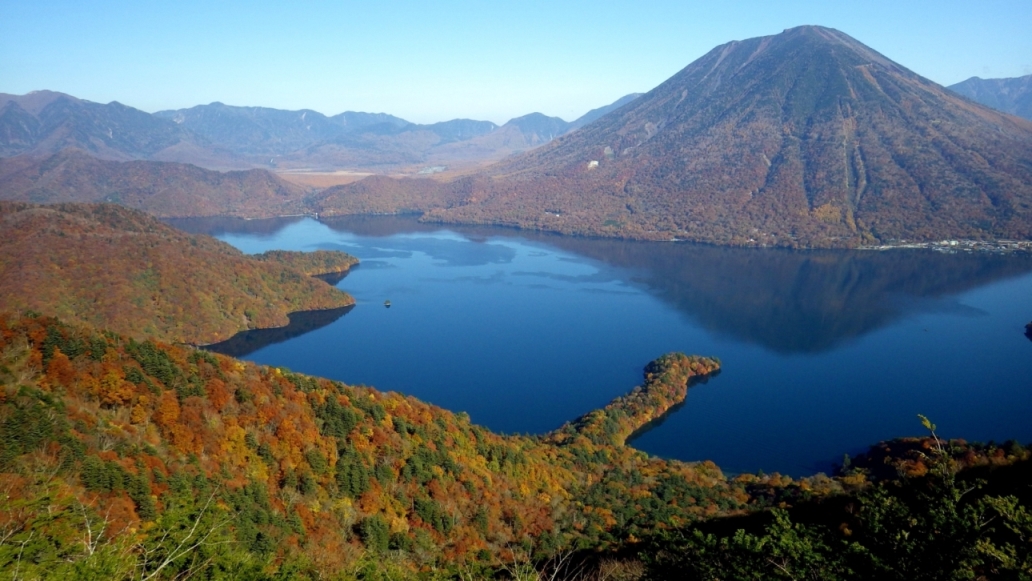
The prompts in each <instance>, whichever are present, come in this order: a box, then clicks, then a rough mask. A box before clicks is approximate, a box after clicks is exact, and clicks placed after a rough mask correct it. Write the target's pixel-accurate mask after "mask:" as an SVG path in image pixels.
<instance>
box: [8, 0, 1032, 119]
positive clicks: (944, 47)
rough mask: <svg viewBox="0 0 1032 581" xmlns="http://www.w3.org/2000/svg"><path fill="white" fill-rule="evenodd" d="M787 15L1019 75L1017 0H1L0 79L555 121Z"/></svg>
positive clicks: (946, 80)
mask: <svg viewBox="0 0 1032 581" xmlns="http://www.w3.org/2000/svg"><path fill="white" fill-rule="evenodd" d="M801 24H820V25H823V26H830V27H832V28H837V29H839V30H842V31H843V32H845V33H847V34H850V35H852V36H853V37H855V38H856V39H858V40H859V41H861V42H863V43H865V44H867V45H868V46H871V47H872V48H874V49H875V50H877V51H879V52H881V53H882V54H884V55H886V56H888V57H889V58H891V59H893V60H895V61H897V62H899V63H900V64H902V65H904V66H906V67H908V68H910V69H911V70H913V71H915V72H917V73H919V74H921V75H924V76H926V77H929V78H930V79H932V80H934V81H936V82H939V83H942V84H944V85H948V84H952V83H956V82H959V81H962V80H964V79H966V78H968V77H971V76H980V77H983V78H990V77H1015V76H1022V75H1027V74H1032V0H999V1H993V0H988V1H985V2H976V1H974V0H965V1H953V0H938V1H934V2H933V1H925V0H892V1H884V0H867V1H857V2H852V1H840V0H825V1H821V2H817V1H810V0H806V1H804V0H796V1H772V0H765V1H739V2H734V1H728V2H723V1H719V0H709V1H706V2H692V1H687V0H681V1H654V2H630V1H627V0H624V1H620V2H610V1H605V0H595V1H591V2H587V1H585V2H580V1H577V2H561V1H553V2H541V1H537V0H522V1H519V2H517V1H509V0H494V1H483V2H471V1H469V2H464V1H453V0H443V1H438V2H426V1H422V2H407V1H396V2H392V1H389V0H381V1H379V2H347V1H337V2H318V1H295V2H288V1H285V0H279V1H277V2H268V1H265V0H249V1H238V0H228V1H220V0H205V1H195V0H180V1H177V2H159V1H149V0H134V1H122V0H76V1H71V0H0V92H6V93H16V94H22V93H27V92H29V91H32V90H36V89H50V90H55V91H62V92H65V93H69V94H72V95H75V96H77V97H80V98H83V99H89V100H91V101H97V102H102V103H106V102H109V101H113V100H117V101H119V102H122V103H125V104H127V105H131V106H133V107H137V108H140V109H143V110H145V111H157V110H160V109H176V108H182V107H190V106H193V105H197V104H202V103H210V102H212V101H222V102H224V103H227V104H231V105H261V106H266V107H276V108H281V109H302V108H308V109H314V110H316V111H319V112H322V113H325V114H328V115H333V114H336V113H340V112H342V111H346V110H353V111H371V112H387V113H392V114H394V115H398V116H400V117H404V118H405V119H408V120H410V121H414V122H419V123H429V122H435V121H443V120H447V119H452V118H456V117H469V118H474V119H488V120H491V121H494V122H496V123H503V122H505V121H506V120H508V119H509V118H511V117H515V116H518V115H523V114H526V113H529V112H532V111H540V112H543V113H546V114H549V115H558V116H560V117H563V118H564V119H567V120H572V119H574V118H576V117H578V116H580V115H582V114H583V113H585V112H586V111H587V110H589V109H592V108H594V107H598V106H600V105H604V104H607V103H609V102H611V101H613V100H615V99H617V98H619V97H621V96H623V95H624V94H627V93H631V92H643V91H647V90H649V89H651V88H652V87H654V86H656V85H657V84H659V83H661V82H662V81H663V80H665V79H667V78H668V77H670V76H671V75H673V74H674V73H676V72H677V71H678V70H680V69H681V68H683V67H685V66H686V65H688V63H690V62H692V61H693V60H695V59H696V58H698V57H700V56H702V55H703V54H705V53H706V52H707V51H709V50H710V49H712V48H713V47H714V46H716V45H719V44H723V43H725V42H728V41H731V40H740V39H744V38H750V37H754V36H763V35H768V34H776V33H778V32H781V31H782V30H783V29H785V28H790V27H792V26H797V25H801Z"/></svg>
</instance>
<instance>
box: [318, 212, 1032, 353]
mask: <svg viewBox="0 0 1032 581" xmlns="http://www.w3.org/2000/svg"><path fill="white" fill-rule="evenodd" d="M323 223H324V224H326V225H327V226H329V227H330V228H333V229H334V230H338V231H342V232H351V233H354V234H357V235H360V236H381V237H388V236H393V235H396V234H414V233H420V232H424V233H429V232H434V231H438V230H440V229H441V228H448V229H450V230H453V231H455V232H458V233H460V234H462V235H464V236H466V237H467V238H468V239H469V240H471V241H474V242H486V241H487V240H489V239H490V238H491V237H493V236H519V237H520V238H523V239H526V240H529V241H534V242H540V243H544V244H548V245H550V246H555V247H557V248H560V249H563V250H566V251H568V252H572V253H574V254H577V255H580V256H584V257H587V258H591V259H594V260H598V261H600V262H602V263H604V264H607V265H609V266H612V267H616V268H619V269H623V270H628V271H631V277H632V280H633V281H634V282H635V283H638V284H641V285H644V286H645V287H646V288H647V289H648V290H649V292H651V293H653V294H655V295H656V296H658V297H659V298H661V299H662V300H664V301H665V302H667V303H668V304H670V305H671V306H673V307H674V308H676V309H677V310H678V311H680V312H681V313H683V314H685V315H686V316H688V317H690V318H691V319H692V320H694V321H696V322H697V323H699V324H701V325H703V326H704V327H705V328H707V329H708V330H710V331H713V332H717V333H721V334H724V335H727V336H730V337H734V338H735V339H738V340H740V341H747V342H750V343H755V344H759V345H762V346H763V347H766V348H768V349H771V350H773V351H776V352H778V353H819V352H821V351H826V350H828V349H832V348H834V347H835V346H837V345H839V344H841V343H842V342H843V341H848V340H850V339H853V338H856V337H859V336H862V335H864V334H866V333H869V332H871V331H873V330H876V329H879V328H882V327H884V326H887V325H889V324H891V323H892V322H893V321H896V320H898V319H900V318H902V317H904V316H907V315H908V314H909V313H919V312H945V311H951V312H954V313H955V314H960V315H964V314H966V315H970V316H978V314H979V312H978V311H977V310H975V309H971V308H970V307H965V306H964V305H960V304H958V303H956V302H955V301H953V300H952V299H951V297H952V296H954V295H957V294H959V293H962V292H964V291H968V290H971V289H974V288H978V287H980V286H983V285H986V284H989V283H992V282H995V281H998V280H1003V279H1006V278H1010V277H1014V276H1019V275H1022V274H1025V273H1027V272H1032V256H1030V255H1028V254H1027V253H1010V254H989V253H955V254H948V253H944V252H937V251H934V250H915V249H906V250H887V251H876V250H788V249H778V248H730V247H719V246H706V245H699V244H688V243H662V242H639V241H633V240H611V239H599V238H582V237H569V236H559V235H554V234H547V233H541V232H533V231H524V230H516V229H507V228H497V227H483V226H453V225H445V226H442V225H440V224H425V223H421V222H418V221H416V220H415V219H414V218H412V217H409V216H341V217H334V218H331V219H328V220H323Z"/></svg>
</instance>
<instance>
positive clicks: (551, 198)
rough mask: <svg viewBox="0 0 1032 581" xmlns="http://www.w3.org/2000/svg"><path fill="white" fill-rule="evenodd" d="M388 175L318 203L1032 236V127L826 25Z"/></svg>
mask: <svg viewBox="0 0 1032 581" xmlns="http://www.w3.org/2000/svg"><path fill="white" fill-rule="evenodd" d="M385 180H386V178H385V179H381V180H380V181H379V183H378V185H379V187H381V188H382V189H383V190H384V192H385V193H387V194H388V195H378V194H377V192H375V191H370V185H371V184H372V182H369V180H366V182H369V183H365V182H358V183H356V184H352V185H348V186H340V187H336V188H331V189H329V190H326V191H324V192H322V193H321V194H320V197H319V205H318V206H317V207H318V209H320V210H321V211H322V212H324V213H330V212H335V213H349V212H351V211H352V209H351V207H352V205H354V204H357V205H358V206H359V207H360V206H361V205H362V204H363V203H364V201H365V200H368V199H371V198H375V199H378V200H379V204H380V207H381V208H383V207H384V200H386V199H389V196H390V195H396V196H397V198H398V200H399V203H402V204H405V207H412V206H417V207H420V208H421V209H422V210H423V211H425V212H427V214H426V216H425V219H428V220H431V221H441V222H457V223H492V224H504V225H512V226H518V227H521V228H533V229H540V230H550V231H557V232H562V233H571V234H592V235H602V236H617V237H629V238H650V239H671V238H676V239H687V240H696V241H704V242H711V243H719V244H742V245H754V244H757V245H779V246H856V245H860V244H874V243H884V242H896V241H902V240H941V239H944V238H975V239H980V238H1023V239H1027V238H1030V237H1032V123H1030V122H1028V121H1025V120H1022V119H1019V118H1017V117H1012V116H1009V115H1004V114H1001V113H998V112H997V111H994V110H992V109H988V108H985V107H983V106H981V105H978V104H976V103H973V102H972V101H969V100H967V99H965V98H962V97H959V96H958V95H957V94H955V93H953V92H951V91H949V90H947V89H945V88H944V87H942V86H940V85H937V84H935V83H934V82H932V81H929V80H928V79H925V78H923V77H920V76H918V75H917V74H915V73H913V72H911V71H909V70H907V69H906V68H904V67H902V66H900V65H899V64H896V63H894V62H892V61H891V60H889V59H887V58H886V57H884V56H882V55H881V54H878V53H877V52H875V51H874V50H872V49H870V48H868V47H866V46H864V45H863V44H861V43H860V42H858V41H856V40H854V39H853V38H851V37H849V36H847V35H845V34H843V33H841V32H839V31H836V30H832V29H828V28H822V27H817V26H803V27H798V28H793V29H789V30H786V31H785V32H783V33H782V34H778V35H774V36H767V37H762V38H753V39H749V40H744V41H735V42H730V43H728V44H725V45H722V46H719V47H717V48H715V49H713V50H712V51H710V52H709V53H708V54H706V55H705V56H703V57H702V58H700V59H698V60H697V61H695V62H694V63H692V64H690V65H689V66H688V67H686V68H685V69H683V70H682V71H680V72H679V73H677V74H676V75H674V76H673V77H672V78H670V79H669V80H667V81H666V82H664V83H663V84H661V85H660V86H658V87H656V88H655V89H653V90H652V91H650V92H649V93H647V94H645V95H643V96H641V97H638V98H637V99H635V100H633V101H632V102H631V103H629V104H627V105H625V106H624V107H622V108H620V109H619V110H617V111H613V112H611V113H609V114H607V115H604V116H602V117H601V118H599V119H598V120H596V121H595V122H594V123H591V124H589V125H587V126H585V127H584V128H582V129H581V130H579V131H576V132H572V133H570V134H567V135H564V136H562V137H559V138H557V139H555V140H553V141H551V142H550V143H548V144H547V145H544V146H542V147H540V148H537V149H534V150H532V151H529V152H526V153H524V154H521V155H519V156H515V157H512V158H509V159H506V160H503V161H502V162H500V163H497V164H494V165H492V166H490V167H487V168H485V169H484V170H482V171H480V172H478V173H476V174H474V175H470V176H466V177H463V178H461V179H459V180H456V181H453V182H451V183H447V184H442V185H439V186H437V188H436V189H435V190H432V191H431V192H430V193H429V194H428V195H426V196H424V197H423V198H422V199H418V200H414V199H413V198H412V197H411V196H406V195H404V194H403V193H400V192H396V191H395V190H397V188H394V187H390V186H389V185H388V184H387V181H385ZM410 184H411V182H410ZM420 187H422V188H424V189H426V186H420Z"/></svg>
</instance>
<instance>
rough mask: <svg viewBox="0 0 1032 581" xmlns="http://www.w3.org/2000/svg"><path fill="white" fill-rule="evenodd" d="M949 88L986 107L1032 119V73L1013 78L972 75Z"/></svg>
mask: <svg viewBox="0 0 1032 581" xmlns="http://www.w3.org/2000/svg"><path fill="white" fill-rule="evenodd" d="M949 89H950V90H951V91H953V92H955V93H959V94H961V95H964V96H965V97H967V98H968V99H971V100H972V101H977V102H979V103H981V104H983V105H985V106H986V107H992V108H993V109H996V110H998V111H1003V112H1004V113H1010V114H1011V115H1017V116H1018V117H1024V118H1025V119H1032V75H1025V76H1024V77H1015V78H1013V79H980V78H978V77H971V78H970V79H968V80H966V81H962V82H960V83H957V84H956V85H950V87H949Z"/></svg>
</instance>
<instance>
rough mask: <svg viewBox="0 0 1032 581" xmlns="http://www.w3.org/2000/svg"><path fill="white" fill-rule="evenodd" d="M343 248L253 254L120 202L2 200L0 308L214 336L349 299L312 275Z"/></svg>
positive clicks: (343, 264) (198, 338)
mask: <svg viewBox="0 0 1032 581" xmlns="http://www.w3.org/2000/svg"><path fill="white" fill-rule="evenodd" d="M355 262H356V261H355V259H354V258H353V257H351V256H348V255H347V254H344V253H342V252H332V253H331V252H321V253H318V254H313V255H306V254H303V253H274V254H270V255H268V256H264V257H258V258H252V257H249V256H247V255H245V254H243V253H242V252H240V251H239V250H236V249H235V248H233V247H231V246H229V245H228V244H225V243H223V242H219V241H218V240H215V239H214V238H211V237H209V236H201V235H196V236H194V235H188V234H184V233H182V232H180V231H178V230H175V229H174V228H171V227H169V226H166V225H164V224H162V223H161V222H159V221H158V220H156V219H154V218H152V217H150V216H148V215H146V214H143V213H142V212H137V211H135V210H129V209H127V208H123V207H121V206H117V205H114V204H98V205H89V204H56V205H52V206H37V205H33V204H22V203H17V202H0V309H3V310H13V311H21V310H23V309H33V310H36V311H39V312H42V313H47V314H52V315H57V316H60V317H62V318H64V319H65V320H67V321H69V322H71V321H77V322H83V323H90V324H94V325H99V326H103V327H105V328H108V329H112V330H115V331H117V332H120V333H124V334H127V335H129V336H132V337H134V338H136V339H143V338H157V339H162V340H166V341H183V342H188V343H201V344H203V343H211V342H215V341H220V340H225V339H228V338H229V337H230V336H232V335H233V334H235V333H237V332H239V331H243V330H246V329H254V328H266V327H279V326H283V325H286V324H287V322H288V320H287V313H290V312H294V311H301V310H313V309H331V308H338V307H343V306H347V305H350V304H353V302H354V301H353V300H352V299H351V297H350V296H348V295H347V294H346V293H344V292H342V291H340V290H338V289H336V288H334V287H331V286H330V285H328V284H326V283H325V282H323V281H321V280H318V279H315V278H312V277H310V276H307V275H308V274H321V273H332V272H339V271H341V270H346V269H347V268H348V267H350V266H351V265H353V264H354V263H355Z"/></svg>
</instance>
